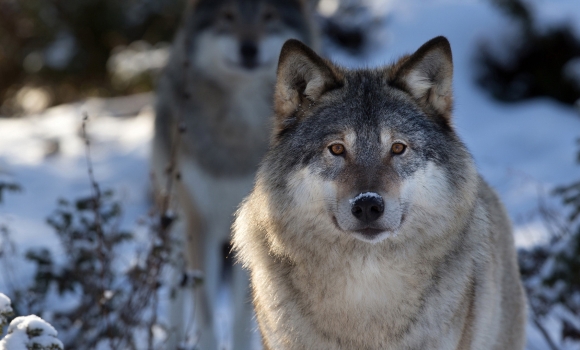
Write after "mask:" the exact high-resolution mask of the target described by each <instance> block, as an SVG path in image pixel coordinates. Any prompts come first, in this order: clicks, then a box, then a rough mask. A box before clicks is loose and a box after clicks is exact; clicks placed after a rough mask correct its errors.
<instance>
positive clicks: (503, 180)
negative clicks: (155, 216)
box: [0, 0, 580, 349]
mask: <svg viewBox="0 0 580 350" xmlns="http://www.w3.org/2000/svg"><path fill="white" fill-rule="evenodd" d="M369 1H370V2H372V4H373V6H377V7H378V8H379V9H382V10H381V11H382V12H385V13H387V14H388V17H387V21H385V22H384V26H383V27H382V28H381V30H380V31H379V32H377V34H376V37H375V38H374V39H373V40H374V41H373V43H374V44H373V45H374V47H372V48H371V50H370V51H369V53H368V55H367V57H365V58H364V59H362V58H360V57H350V56H348V55H347V54H345V53H342V52H339V51H331V52H332V58H333V59H335V60H336V61H337V62H340V63H342V64H344V65H347V66H350V67H360V66H376V65H380V64H383V63H389V62H392V61H394V60H395V59H396V58H397V57H399V56H400V55H402V54H404V53H408V52H412V51H414V50H416V49H417V48H418V47H419V46H420V45H421V44H423V43H424V42H426V41H427V40H429V39H431V38H433V37H435V36H438V35H444V36H446V37H447V38H448V39H449V40H450V42H451V45H452V49H453V60H454V65H455V77H454V89H455V106H456V107H455V113H454V114H455V125H456V128H457V131H458V133H459V134H460V136H461V137H462V139H463V140H464V141H465V142H466V144H467V146H468V147H469V149H470V150H471V152H472V153H473V155H474V158H475V160H476V162H477V165H478V168H479V170H480V172H481V173H482V174H483V176H484V177H485V178H486V179H487V180H488V181H489V182H490V184H491V185H492V186H493V187H494V188H496V190H497V191H498V192H499V194H500V196H501V197H502V199H503V201H504V203H505V204H506V206H507V209H508V211H509V213H510V216H511V217H512V219H513V221H514V224H515V231H516V242H517V244H518V245H519V246H530V245H533V244H534V243H536V242H539V241H541V239H542V237H545V235H544V233H543V232H544V228H543V226H542V224H541V222H539V221H538V220H533V219H532V220H524V219H523V218H527V217H528V216H529V214H530V213H532V212H533V211H534V210H535V209H537V205H538V196H539V195H540V194H544V195H545V194H549V191H550V189H552V188H553V187H554V186H555V185H562V184H567V183H570V182H572V181H573V180H575V179H578V178H579V177H580V165H579V164H577V163H576V162H575V159H576V152H577V151H578V147H577V144H576V142H575V140H576V139H577V138H579V137H580V113H579V112H578V111H576V110H574V109H572V108H569V107H565V106H562V105H559V104H557V103H556V102H553V101H550V100H544V99H537V100H534V101H530V102H524V103H520V104H515V105H505V104H501V103H498V102H495V101H493V100H492V99H491V98H490V97H489V96H488V95H486V93H485V92H483V91H482V90H480V89H479V88H478V87H477V86H476V84H475V82H474V75H475V71H474V69H475V68H474V67H475V66H474V58H475V55H476V54H477V45H478V43H480V42H481V40H483V39H485V40H489V41H490V42H491V43H492V44H494V43H495V44H499V43H501V40H502V39H501V38H502V37H503V36H504V34H506V33H507V32H508V31H509V29H510V28H513V25H512V24H510V22H509V20H508V19H507V18H505V17H504V16H503V15H502V14H501V13H500V12H499V11H497V9H495V8H492V7H491V6H490V5H489V2H488V1H475V0H469V1H464V0H436V1H424V0H413V1H379V0H369ZM533 3H534V4H535V6H537V7H538V8H541V12H540V13H539V15H543V16H544V20H543V21H542V23H544V24H546V23H550V22H551V21H555V20H561V19H566V18H568V17H567V16H576V19H575V20H576V21H575V23H576V24H578V23H580V18H579V17H580V11H578V7H577V3H576V1H574V0H558V1H547V0H535V1H534V2H533ZM381 11H378V12H381ZM569 19H570V20H571V21H573V20H574V18H571V17H570V18H569ZM577 29H578V28H577ZM578 31H579V32H580V30H578ZM153 100H154V96H153V95H151V94H144V95H138V96H132V97H126V98H118V99H109V100H101V99H94V100H89V101H86V102H79V103H76V104H70V105H63V106H58V107H54V108H51V109H49V110H47V111H45V112H43V113H41V114H38V115H30V116H27V117H25V118H21V119H1V120H0V180H4V179H12V180H14V181H15V182H17V183H19V184H20V185H21V186H22V188H23V191H22V192H21V193H14V194H13V193H8V194H7V195H6V196H5V198H4V201H3V203H2V204H0V225H2V224H6V225H7V226H9V227H10V229H11V231H12V238H13V239H14V240H15V241H16V243H17V244H18V247H19V250H20V252H21V253H23V252H25V251H26V250H27V249H28V248H31V247H38V246H39V245H42V246H49V247H51V248H52V249H53V250H54V252H56V253H57V254H56V255H58V252H59V250H60V248H59V247H58V244H57V241H56V236H55V235H54V233H53V232H52V229H51V228H50V227H49V226H48V225H47V224H46V223H45V219H46V217H47V216H48V215H49V214H50V213H51V212H52V210H53V209H54V208H55V206H56V202H57V199H58V198H61V197H64V198H69V199H71V198H77V197H79V196H81V195H86V194H89V193H90V187H89V181H88V177H87V168H86V163H85V158H84V152H85V149H84V146H83V141H82V139H81V138H80V135H81V134H80V128H81V123H82V118H83V112H87V113H88V114H89V122H88V126H87V129H88V134H89V136H90V138H91V140H92V144H91V147H92V149H91V150H92V157H93V162H94V170H95V175H96V178H97V180H98V181H99V182H100V183H101V186H102V187H103V188H113V189H115V190H116V192H117V193H118V194H119V195H120V197H121V199H122V202H123V204H124V225H126V226H127V227H133V226H134V223H135V221H136V220H137V218H138V217H140V216H142V215H144V214H145V213H146V212H147V210H148V207H149V199H148V195H149V194H148V181H149V171H148V155H149V141H150V139H151V135H152V131H153V127H152V126H153V124H152V123H153V118H154V116H153V109H152V103H153ZM550 205H553V206H556V207H557V206H558V205H559V204H558V201H556V200H551V201H550ZM32 272H33V266H32V264H29V263H26V262H23V261H22V262H18V276H15V277H14V276H12V277H8V276H6V275H2V273H0V292H2V291H4V292H5V293H6V291H7V289H9V288H10V286H11V285H14V284H16V285H17V286H18V285H20V286H22V285H24V284H25V283H27V282H28V281H29V280H30V278H31V276H32ZM529 330H530V331H529V336H528V338H529V346H528V348H529V349H545V348H547V345H546V344H545V343H544V341H543V339H542V337H541V336H540V334H539V333H538V332H537V331H536V330H535V329H534V327H533V326H530V327H529ZM552 330H553V331H554V332H557V331H558V329H557V328H555V327H553V328H552Z"/></svg>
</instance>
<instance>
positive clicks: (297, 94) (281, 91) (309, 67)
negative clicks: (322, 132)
mask: <svg viewBox="0 0 580 350" xmlns="http://www.w3.org/2000/svg"><path fill="white" fill-rule="evenodd" d="M340 86H342V77H341V75H340V73H339V72H338V71H337V69H336V68H334V67H333V66H332V64H331V63H329V62H327V61H325V60H324V59H322V58H321V57H320V56H318V55H317V54H316V53H315V52H314V51H313V50H312V49H310V48H309V47H308V46H306V45H304V44H303V43H301V42H300V41H298V40H295V39H290V40H288V41H286V43H285V44H284V46H282V51H281V52H280V59H279V61H278V73H277V81H276V91H275V94H274V111H275V112H276V123H277V129H278V131H279V130H281V129H284V128H285V126H287V125H288V122H289V120H288V119H293V118H292V117H298V118H299V117H301V116H303V115H304V113H305V112H306V111H307V110H308V109H309V108H310V107H311V105H312V104H313V103H315V102H317V101H318V100H319V99H320V97H321V96H322V95H323V94H324V93H325V92H327V91H329V90H332V89H335V88H337V87H340Z"/></svg>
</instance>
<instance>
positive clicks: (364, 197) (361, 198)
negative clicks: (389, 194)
mask: <svg viewBox="0 0 580 350" xmlns="http://www.w3.org/2000/svg"><path fill="white" fill-rule="evenodd" d="M350 202H351V205H352V207H351V212H352V215H354V217H355V218H357V219H359V220H360V221H362V222H364V223H371V222H373V221H375V220H376V219H378V218H379V217H380V216H381V215H383V212H384V211H385V203H384V202H383V198H382V197H381V196H379V195H378V194H376V193H374V192H367V193H361V194H359V195H358V196H356V197H355V198H354V199H351V201H350Z"/></svg>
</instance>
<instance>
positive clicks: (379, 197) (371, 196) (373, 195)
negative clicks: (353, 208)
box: [348, 192, 383, 204]
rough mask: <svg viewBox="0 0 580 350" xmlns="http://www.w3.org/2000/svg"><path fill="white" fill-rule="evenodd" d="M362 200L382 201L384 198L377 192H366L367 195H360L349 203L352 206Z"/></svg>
mask: <svg viewBox="0 0 580 350" xmlns="http://www.w3.org/2000/svg"><path fill="white" fill-rule="evenodd" d="M361 198H378V199H380V200H382V199H383V198H382V197H381V196H379V195H378V194H377V193H375V192H365V193H360V194H359V195H358V196H356V197H354V198H352V199H349V200H348V202H349V203H350V204H353V203H354V202H356V201H358V200H359V199H361Z"/></svg>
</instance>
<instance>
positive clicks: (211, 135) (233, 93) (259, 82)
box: [186, 71, 273, 177]
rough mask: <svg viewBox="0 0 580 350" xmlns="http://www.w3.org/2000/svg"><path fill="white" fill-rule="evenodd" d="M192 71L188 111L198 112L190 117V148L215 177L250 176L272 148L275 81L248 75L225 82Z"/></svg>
mask: <svg viewBox="0 0 580 350" xmlns="http://www.w3.org/2000/svg"><path fill="white" fill-rule="evenodd" d="M192 74H193V76H194V79H191V80H192V81H195V84H193V85H192V86H191V87H190V91H191V101H190V103H191V108H189V110H191V111H192V113H193V114H195V116H194V117H190V118H187V119H186V124H187V129H188V134H191V135H193V137H189V138H188V144H186V149H187V150H188V151H189V152H191V153H193V154H194V155H195V159H197V160H198V162H199V164H200V165H201V166H202V168H204V169H205V170H206V171H207V172H208V173H210V174H212V175H213V176H218V177H221V176H232V175H233V176H241V175H247V174H251V173H252V172H254V171H255V170H256V167H257V165H258V163H259V161H260V159H261V158H262V156H263V155H264V153H265V151H266V147H267V142H268V125H269V124H268V119H269V117H270V114H271V110H272V107H271V101H270V100H271V97H270V94H271V89H272V85H273V82H270V81H265V80H264V79H262V77H259V76H258V77H252V76H248V77H246V79H243V80H233V81H232V82H231V84H230V85H225V84H223V83H222V82H217V81H215V80H212V79H209V78H207V77H204V75H203V73H202V72H199V71H194V72H192ZM208 101H211V103H208Z"/></svg>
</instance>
